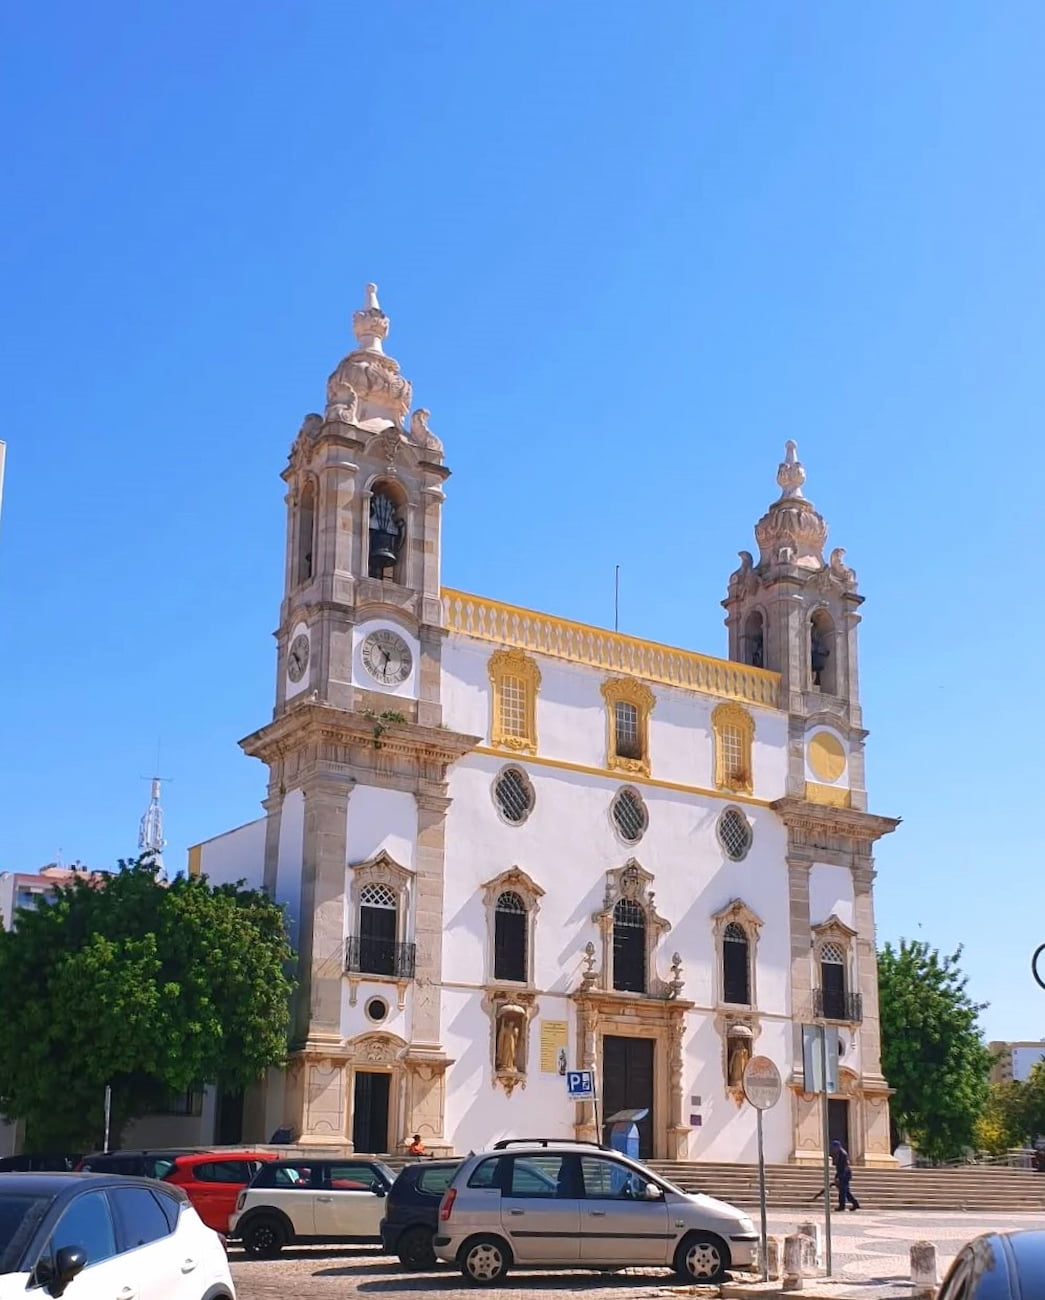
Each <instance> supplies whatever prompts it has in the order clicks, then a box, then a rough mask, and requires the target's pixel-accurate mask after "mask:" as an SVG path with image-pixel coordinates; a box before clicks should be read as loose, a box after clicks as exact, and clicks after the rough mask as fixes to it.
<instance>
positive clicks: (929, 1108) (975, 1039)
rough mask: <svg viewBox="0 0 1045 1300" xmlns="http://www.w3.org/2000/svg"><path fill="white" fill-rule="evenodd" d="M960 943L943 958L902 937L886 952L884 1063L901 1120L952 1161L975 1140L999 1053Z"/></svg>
mask: <svg viewBox="0 0 1045 1300" xmlns="http://www.w3.org/2000/svg"><path fill="white" fill-rule="evenodd" d="M961 953H962V950H961V948H959V949H958V950H957V952H954V953H952V954H951V956H949V957H941V956H940V954H939V952H938V951H937V950H936V949H935V948H930V947H929V945H928V944H927V943H919V942H914V941H912V940H908V939H901V941H900V946H899V948H894V947H893V946H892V945H891V944H888V943H887V944H886V945H885V947H884V948H883V949H882V951H881V952H880V953H879V954H878V987H879V1000H880V1005H881V1031H882V1068H883V1071H884V1073H885V1077H886V1078H887V1079H888V1080H889V1083H890V1085H891V1086H892V1087H893V1088H895V1090H896V1093H895V1096H894V1097H893V1098H892V1100H891V1102H890V1105H891V1107H892V1112H893V1119H894V1121H895V1122H896V1124H897V1126H898V1127H899V1128H900V1129H901V1130H902V1131H903V1132H904V1133H905V1134H906V1135H907V1136H908V1137H909V1138H910V1140H911V1141H912V1142H913V1143H914V1145H915V1147H916V1148H917V1149H918V1150H919V1151H920V1152H921V1153H922V1154H923V1155H925V1156H928V1157H929V1159H931V1160H951V1159H955V1158H957V1157H959V1156H960V1155H962V1153H963V1152H964V1151H965V1150H967V1149H968V1148H969V1147H972V1146H974V1145H975V1135H974V1126H975V1124H976V1120H977V1118H978V1117H979V1115H980V1114H981V1112H982V1111H983V1108H984V1104H985V1102H986V1101H987V1095H988V1082H987V1081H988V1076H989V1075H990V1069H991V1063H992V1062H991V1054H990V1052H989V1051H988V1050H987V1046H986V1044H985V1043H984V1041H983V1034H982V1032H981V1030H980V1023H979V1014H980V1012H981V1011H982V1010H983V1006H982V1005H978V1004H977V1003H975V1002H973V1001H972V1000H971V999H970V998H969V995H968V993H967V992H966V983H967V980H966V978H965V976H964V975H963V974H962V972H961V968H960V966H959V962H960V960H961Z"/></svg>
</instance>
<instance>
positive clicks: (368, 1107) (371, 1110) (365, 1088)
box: [352, 1070, 392, 1155]
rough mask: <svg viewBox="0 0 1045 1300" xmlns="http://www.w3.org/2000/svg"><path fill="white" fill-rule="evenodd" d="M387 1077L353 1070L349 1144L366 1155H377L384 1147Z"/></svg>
mask: <svg viewBox="0 0 1045 1300" xmlns="http://www.w3.org/2000/svg"><path fill="white" fill-rule="evenodd" d="M391 1082H392V1076H391V1075H390V1074H376V1073H370V1072H368V1071H365V1070H357V1071H356V1082H355V1087H354V1089H353V1093H352V1103H353V1104H352V1144H353V1146H354V1147H355V1150H356V1151H358V1152H360V1153H361V1154H362V1153H366V1154H367V1155H380V1154H382V1153H383V1152H385V1151H387V1150H388V1149H389V1146H388V1097H389V1089H390V1085H391Z"/></svg>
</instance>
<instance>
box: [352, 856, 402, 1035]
mask: <svg viewBox="0 0 1045 1300" xmlns="http://www.w3.org/2000/svg"><path fill="white" fill-rule="evenodd" d="M413 879H414V873H413V872H412V871H410V870H409V869H408V868H407V867H403V866H400V864H399V863H398V862H396V860H395V859H394V858H393V857H392V856H391V854H389V853H387V852H386V851H385V850H384V849H382V850H381V851H380V852H379V853H377V854H376V855H375V856H374V857H372V858H368V859H367V860H366V861H365V862H359V863H356V864H354V865H352V866H350V867H349V895H348V896H349V917H350V918H351V919H350V921H349V930H350V932H351V933H352V934H353V935H359V934H360V933H361V924H360V910H361V909H360V904H361V901H362V896H363V891H364V890H365V889H366V888H367V886H382V885H383V886H384V887H385V888H386V889H388V890H390V891H391V892H392V893H393V894H394V895H395V897H396V900H397V902H396V931H395V939H394V943H395V945H396V950H395V962H394V966H395V969H396V971H397V972H399V973H393V974H391V975H381V974H375V973H373V972H370V971H359V970H346V972H345V974H346V977H347V979H348V986H349V995H348V998H349V1005H350V1006H353V1007H354V1006H355V1005H356V1000H357V998H358V995H359V985H360V984H361V983H364V982H366V983H371V982H373V983H378V984H395V986H396V993H397V1001H398V1005H399V1010H400V1011H402V1010H403V1008H404V1007H405V1006H406V990H407V988H408V987H409V984H410V981H411V979H412V978H413V975H412V962H409V963H408V962H405V961H402V960H400V958H401V957H402V955H403V954H404V953H405V951H406V949H407V947H408V944H407V934H408V921H409V914H410V899H411V896H412V893H413ZM409 946H410V947H412V945H409ZM408 955H410V954H408ZM408 970H409V971H410V973H407V971H408Z"/></svg>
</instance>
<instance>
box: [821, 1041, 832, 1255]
mask: <svg viewBox="0 0 1045 1300" xmlns="http://www.w3.org/2000/svg"><path fill="white" fill-rule="evenodd" d="M818 1028H819V1030H820V1088H821V1094H820V1095H821V1103H822V1110H821V1119H820V1124H821V1127H822V1129H823V1134H824V1262H825V1264H826V1266H827V1276H828V1277H830V1276H831V1152H830V1149H829V1148H830V1142H829V1134H828V1128H829V1126H830V1117H831V1110H830V1107H829V1106H828V1100H827V1088H828V1082H827V1026H826V1025H820V1026H818Z"/></svg>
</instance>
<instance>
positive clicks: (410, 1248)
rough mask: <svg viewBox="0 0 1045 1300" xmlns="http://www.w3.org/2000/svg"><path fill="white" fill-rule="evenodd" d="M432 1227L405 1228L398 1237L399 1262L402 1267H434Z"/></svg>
mask: <svg viewBox="0 0 1045 1300" xmlns="http://www.w3.org/2000/svg"><path fill="white" fill-rule="evenodd" d="M432 1236H433V1233H432V1229H431V1228H422V1227H420V1226H418V1227H416V1228H407V1230H406V1232H404V1233H403V1235H402V1236H401V1237H400V1238H399V1262H400V1264H402V1266H403V1267H404V1268H410V1269H421V1268H434V1267H435V1250H434V1249H433V1247H432Z"/></svg>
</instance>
